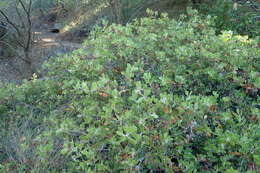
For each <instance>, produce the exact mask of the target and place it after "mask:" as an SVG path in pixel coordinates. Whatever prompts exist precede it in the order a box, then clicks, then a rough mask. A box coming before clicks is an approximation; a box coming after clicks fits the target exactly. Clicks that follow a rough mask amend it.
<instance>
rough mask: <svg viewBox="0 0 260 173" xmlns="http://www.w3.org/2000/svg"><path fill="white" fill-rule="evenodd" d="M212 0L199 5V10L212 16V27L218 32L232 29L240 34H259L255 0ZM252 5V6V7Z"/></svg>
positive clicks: (254, 35) (259, 21)
mask: <svg viewBox="0 0 260 173" xmlns="http://www.w3.org/2000/svg"><path fill="white" fill-rule="evenodd" d="M234 2H235V1H233V0H214V1H210V2H209V3H205V4H203V5H200V7H199V9H200V12H202V13H204V14H205V15H211V16H214V18H213V23H212V25H213V27H215V28H216V31H217V32H218V33H220V32H221V31H223V30H232V31H234V32H236V33H238V34H240V35H248V36H250V37H256V36H260V30H259V24H260V20H259V17H260V16H259V12H258V11H257V10H256V9H255V8H258V6H259V3H257V1H255V0H252V1H246V0H242V1H237V2H238V3H236V4H234ZM252 6H253V7H252Z"/></svg>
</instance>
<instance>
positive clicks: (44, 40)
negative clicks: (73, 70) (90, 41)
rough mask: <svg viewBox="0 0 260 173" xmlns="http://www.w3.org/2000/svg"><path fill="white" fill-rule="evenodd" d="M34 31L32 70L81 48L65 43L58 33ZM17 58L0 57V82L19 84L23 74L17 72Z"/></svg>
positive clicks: (75, 44)
mask: <svg viewBox="0 0 260 173" xmlns="http://www.w3.org/2000/svg"><path fill="white" fill-rule="evenodd" d="M51 27H52V26H45V27H44V28H37V29H34V34H35V40H34V42H35V43H34V45H33V49H32V59H33V67H34V69H39V68H40V67H41V65H42V64H43V62H44V61H47V60H48V59H49V58H50V57H52V56H55V55H57V54H63V53H68V52H71V51H73V50H75V49H78V48H82V47H83V46H82V44H81V43H79V42H71V41H66V38H62V37H60V34H59V33H51V32H49V29H48V28H51ZM19 61H21V60H19V58H11V57H0V82H15V83H17V84H19V83H21V81H22V79H23V73H22V72H21V70H18V69H17V68H16V67H17V64H19Z"/></svg>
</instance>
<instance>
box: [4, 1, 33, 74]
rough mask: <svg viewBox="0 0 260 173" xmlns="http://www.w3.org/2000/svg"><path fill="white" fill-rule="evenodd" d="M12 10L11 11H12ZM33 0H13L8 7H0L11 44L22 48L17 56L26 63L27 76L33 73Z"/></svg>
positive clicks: (17, 48) (15, 47)
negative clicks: (5, 8)
mask: <svg viewBox="0 0 260 173" xmlns="http://www.w3.org/2000/svg"><path fill="white" fill-rule="evenodd" d="M10 10H11V11H10ZM31 15H32V0H12V1H11V2H10V4H8V9H7V10H4V9H0V16H1V18H2V19H3V20H4V23H5V24H6V30H7V32H8V34H9V37H10V38H9V42H10V44H9V45H12V46H13V48H14V49H15V50H20V51H19V52H21V53H22V54H21V53H18V54H17V56H18V58H19V59H21V60H22V61H23V62H24V63H25V72H24V73H25V74H24V75H25V76H26V77H29V76H31V75H32V73H33V68H32V58H31V49H32V42H33V36H32V20H31Z"/></svg>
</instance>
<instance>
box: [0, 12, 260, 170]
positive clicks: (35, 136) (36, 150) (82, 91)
mask: <svg viewBox="0 0 260 173" xmlns="http://www.w3.org/2000/svg"><path fill="white" fill-rule="evenodd" d="M149 13H151V16H150V17H147V18H142V19H140V20H136V21H134V22H133V23H130V24H128V25H126V26H121V25H111V26H107V27H104V28H99V29H97V30H96V31H95V32H93V33H92V36H91V37H90V38H89V40H87V41H86V42H85V45H86V46H87V47H89V48H88V49H87V50H84V49H79V50H77V51H74V52H73V53H71V54H69V55H62V56H60V57H57V58H53V59H51V62H49V63H48V64H46V67H47V69H48V75H47V77H46V78H45V79H33V80H32V81H29V82H26V83H24V84H23V85H22V86H19V87H16V86H12V87H5V88H4V89H1V93H0V103H1V107H0V115H1V123H3V127H4V128H2V129H1V131H0V135H1V144H2V145H0V149H1V150H3V151H4V152H5V153H4V156H3V158H0V159H2V166H1V167H0V168H2V169H5V170H8V171H9V172H11V171H17V170H19V171H22V172H23V171H24V172H26V171H27V172H46V171H47V170H48V172H62V171H63V172H230V173H231V172H232V173H233V172H234V173H235V172H248V173H249V172H250V173H254V172H255V173H256V172H257V171H258V170H259V168H260V153H259V151H260V148H259V146H260V145H259V144H260V143H259V141H260V140H259V139H260V133H259V130H260V129H259V127H260V125H259V118H260V109H259V107H260V105H259V103H260V97H259V95H260V73H259V72H260V56H259V55H260V50H259V47H258V44H257V42H256V41H255V40H251V39H248V38H247V37H242V36H238V35H233V34H232V32H231V31H224V32H223V33H222V34H220V35H216V34H215V31H214V29H212V28H211V27H210V22H209V21H210V19H208V20H205V19H203V20H202V19H201V18H200V17H199V16H198V14H197V12H196V11H193V10H188V16H186V17H185V16H182V17H181V19H180V20H179V21H175V20H172V19H169V18H168V17H167V15H166V14H161V15H159V16H158V15H157V14H156V13H154V12H151V11H150V12H149ZM24 119H25V120H26V121H29V123H28V122H27V124H29V125H27V126H26V127H28V128H26V129H30V128H31V129H37V131H36V130H35V131H34V133H29V135H28V132H27V133H21V132H20V133H18V132H17V133H15V134H13V133H12V129H13V127H14V124H16V126H15V127H17V128H18V129H19V127H21V126H19V123H18V122H21V121H22V120H23V121H22V122H24V121H25V120H24ZM17 124H18V125H17ZM18 131H19V130H18ZM26 134H27V135H26ZM30 134H31V135H30ZM15 137H16V138H18V140H16V141H17V144H16V146H17V147H16V150H10V148H9V150H8V147H7V146H6V145H3V142H2V141H7V142H8V141H12V140H8V139H15ZM6 148H7V149H6ZM7 151H9V152H8V153H7ZM25 151H28V152H29V153H32V154H31V155H28V154H24V155H23V156H21V154H19V152H20V153H21V152H23V153H27V152H25Z"/></svg>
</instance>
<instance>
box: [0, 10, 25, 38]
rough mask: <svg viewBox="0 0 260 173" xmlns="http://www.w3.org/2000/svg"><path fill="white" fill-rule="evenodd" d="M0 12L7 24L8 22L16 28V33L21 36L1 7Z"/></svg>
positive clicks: (15, 27)
mask: <svg viewBox="0 0 260 173" xmlns="http://www.w3.org/2000/svg"><path fill="white" fill-rule="evenodd" d="M0 14H2V16H3V17H4V18H5V20H6V22H7V23H8V24H10V25H11V26H12V27H13V28H14V29H15V30H16V32H17V34H18V35H19V36H21V35H22V34H21V32H20V30H19V28H18V27H17V26H16V25H15V24H14V23H13V22H12V21H11V20H10V19H9V17H7V15H6V14H5V13H4V12H3V11H2V10H1V9H0Z"/></svg>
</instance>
